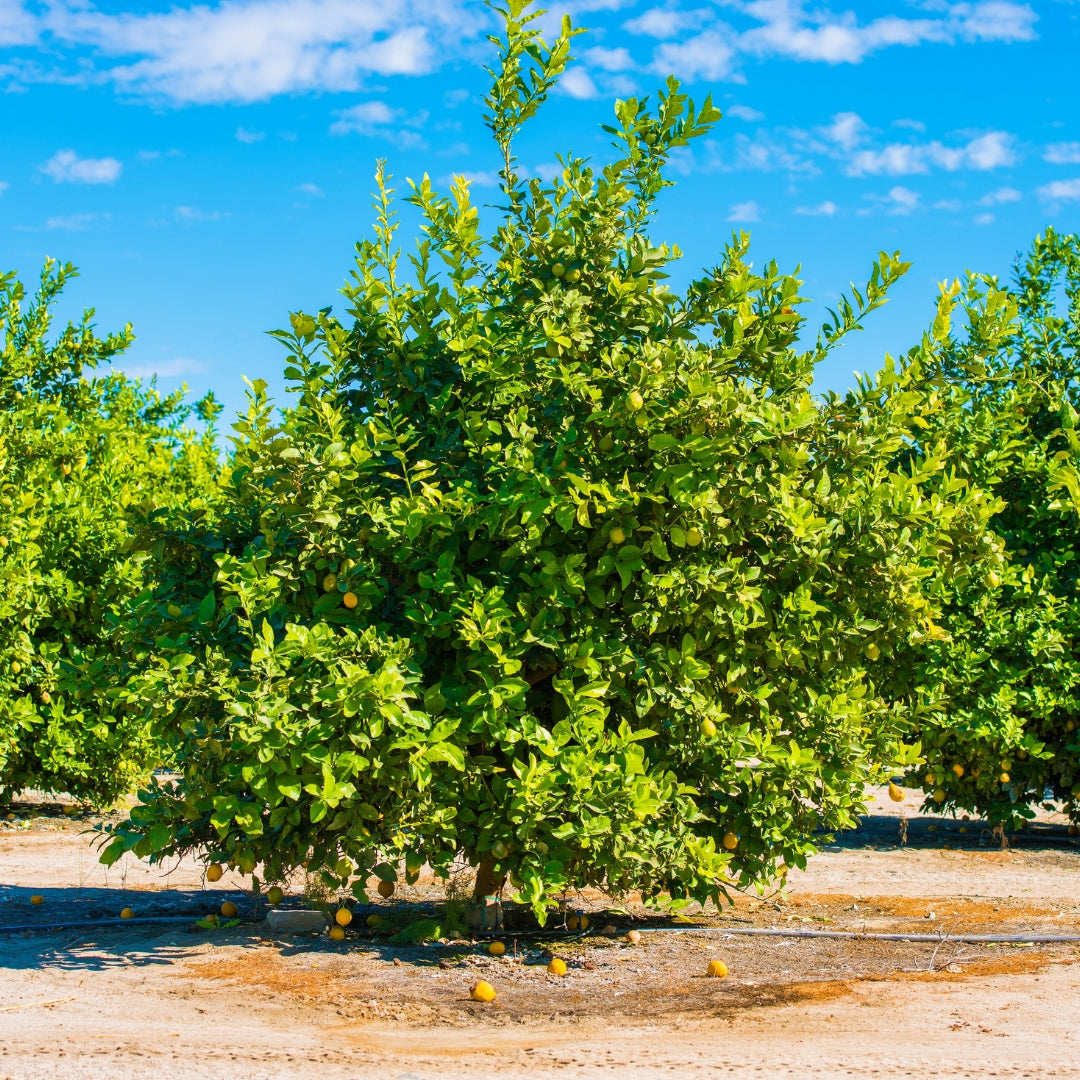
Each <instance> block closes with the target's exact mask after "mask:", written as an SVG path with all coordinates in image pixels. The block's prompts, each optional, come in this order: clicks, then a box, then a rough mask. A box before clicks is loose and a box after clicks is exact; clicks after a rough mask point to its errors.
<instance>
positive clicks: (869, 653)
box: [863, 641, 881, 660]
mask: <svg viewBox="0 0 1080 1080" xmlns="http://www.w3.org/2000/svg"><path fill="white" fill-rule="evenodd" d="M863 652H864V653H865V654H866V657H867V659H868V660H876V659H877V658H878V657H879V656H880V655H881V650H880V649H879V648H878V647H877V644H876V643H875V642H873V641H868V642H867V643H866V645H865V646H863Z"/></svg>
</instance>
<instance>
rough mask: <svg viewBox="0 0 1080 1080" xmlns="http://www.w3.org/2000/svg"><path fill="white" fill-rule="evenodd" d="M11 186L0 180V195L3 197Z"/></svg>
mask: <svg viewBox="0 0 1080 1080" xmlns="http://www.w3.org/2000/svg"><path fill="white" fill-rule="evenodd" d="M9 187H11V185H10V184H9V183H7V182H5V181H4V180H0V195H3V194H4V192H5V191H7V189H8V188H9Z"/></svg>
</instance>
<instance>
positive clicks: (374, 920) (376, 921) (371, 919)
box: [367, 915, 383, 930]
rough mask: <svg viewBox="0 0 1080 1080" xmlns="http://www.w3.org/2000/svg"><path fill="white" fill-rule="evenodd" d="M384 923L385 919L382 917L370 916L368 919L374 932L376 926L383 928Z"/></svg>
mask: <svg viewBox="0 0 1080 1080" xmlns="http://www.w3.org/2000/svg"><path fill="white" fill-rule="evenodd" d="M382 921H383V917H382V916H381V915H369V916H368V917H367V924H368V926H370V927H371V929H372V930H374V929H375V927H376V926H381V925H382Z"/></svg>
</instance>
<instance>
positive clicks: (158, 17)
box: [0, 0, 483, 103]
mask: <svg viewBox="0 0 1080 1080" xmlns="http://www.w3.org/2000/svg"><path fill="white" fill-rule="evenodd" d="M0 2H2V0H0ZM9 2H10V0H9ZM44 24H45V26H46V27H47V28H48V30H49V31H50V33H51V35H52V38H53V40H54V41H62V42H65V43H68V44H71V45H76V46H79V45H81V46H89V47H91V48H92V49H94V50H95V51H96V52H97V54H98V55H99V56H107V57H108V56H112V57H119V58H123V60H124V62H121V63H119V64H117V65H116V66H113V67H111V68H109V69H108V70H107V71H106V73H105V74H106V75H107V77H108V78H110V79H111V80H112V81H113V82H114V83H115V84H116V85H117V86H119V87H120V88H122V89H124V90H126V91H129V92H133V93H137V94H141V95H149V96H152V97H164V98H167V99H170V100H172V101H176V102H180V103H189V102H222V101H261V100H265V99H267V98H270V97H273V96H274V95H276V94H287V93H292V94H295V93H303V92H313V91H314V92H318V91H329V92H341V91H350V90H357V89H358V88H359V87H360V86H361V85H362V83H363V80H364V78H365V77H366V76H367V75H383V76H385V75H417V74H423V73H425V72H428V71H430V70H432V69H433V68H434V67H435V66H436V65H437V64H438V62H439V60H440V59H441V57H442V56H448V57H452V56H455V55H457V54H459V53H460V49H459V47H458V45H459V42H460V41H461V39H462V37H463V36H464V35H465V34H467V33H470V32H475V30H476V29H478V28H482V24H483V20H482V19H478V18H477V16H476V15H475V14H473V13H471V12H470V13H466V12H464V11H463V10H461V7H460V4H459V3H458V2H457V0H437V2H435V3H431V2H425V0H395V2H394V3H386V2H385V0H221V2H219V3H218V4H216V5H215V6H210V5H209V4H199V5H196V6H192V7H186V8H185V7H173V8H171V9H170V10H167V11H161V12H149V13H145V14H143V13H139V14H130V13H123V14H111V13H105V12H101V11H99V10H97V9H96V8H93V7H90V6H89V5H86V6H82V5H79V6H77V7H74V8H68V7H62V6H56V7H54V8H52V9H51V10H50V11H49V14H48V16H46V17H45V23H44Z"/></svg>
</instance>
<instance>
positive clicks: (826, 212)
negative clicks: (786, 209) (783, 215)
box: [795, 199, 840, 217]
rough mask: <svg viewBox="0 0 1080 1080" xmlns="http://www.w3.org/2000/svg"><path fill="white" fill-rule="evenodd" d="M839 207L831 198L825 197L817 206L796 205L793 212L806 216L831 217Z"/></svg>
mask: <svg viewBox="0 0 1080 1080" xmlns="http://www.w3.org/2000/svg"><path fill="white" fill-rule="evenodd" d="M839 209H840V208H839V207H838V206H837V205H836V203H834V202H833V201H832V199H826V200H825V201H824V202H823V203H818V205H817V206H796V207H795V213H796V214H803V215H805V216H806V217H832V216H833V215H834V214H835V213H836V212H837V211H838V210H839Z"/></svg>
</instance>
